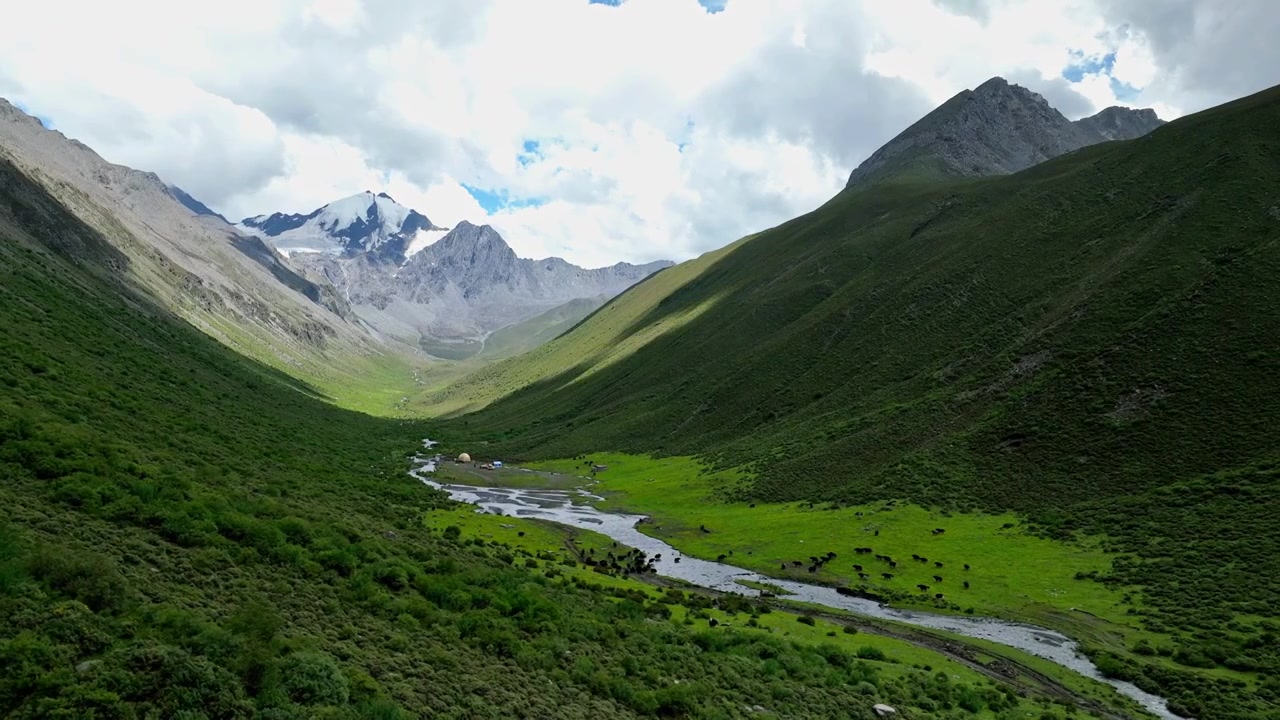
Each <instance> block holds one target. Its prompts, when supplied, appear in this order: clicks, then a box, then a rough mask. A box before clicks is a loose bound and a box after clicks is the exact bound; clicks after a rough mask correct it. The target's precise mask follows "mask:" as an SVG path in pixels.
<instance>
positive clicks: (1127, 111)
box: [1076, 105, 1165, 140]
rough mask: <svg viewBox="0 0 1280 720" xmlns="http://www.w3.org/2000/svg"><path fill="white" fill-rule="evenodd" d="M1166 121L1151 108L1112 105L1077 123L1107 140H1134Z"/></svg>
mask: <svg viewBox="0 0 1280 720" xmlns="http://www.w3.org/2000/svg"><path fill="white" fill-rule="evenodd" d="M1164 122H1165V121H1164V120H1161V119H1160V118H1159V117H1157V116H1156V111H1155V110H1152V109H1151V108H1141V109H1137V110H1135V109H1133V108H1127V107H1120V106H1119V105H1112V106H1111V107H1109V108H1106V109H1105V110H1103V111H1102V112H1099V113H1098V114H1097V115H1092V116H1090V117H1087V118H1082V119H1080V120H1077V121H1076V125H1079V126H1080V127H1083V128H1086V129H1088V130H1090V131H1092V132H1095V133H1097V134H1099V135H1101V136H1102V137H1103V138H1105V139H1107V140H1132V139H1133V138H1137V137H1142V136H1143V135H1146V134H1147V133H1149V132H1151V131H1152V130H1155V129H1156V128H1158V127H1160V126H1161V125H1163V124H1164Z"/></svg>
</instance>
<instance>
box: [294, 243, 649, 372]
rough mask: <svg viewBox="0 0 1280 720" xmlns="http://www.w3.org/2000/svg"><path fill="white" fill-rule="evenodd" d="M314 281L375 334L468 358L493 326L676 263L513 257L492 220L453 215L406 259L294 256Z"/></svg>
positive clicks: (611, 290) (619, 286)
mask: <svg viewBox="0 0 1280 720" xmlns="http://www.w3.org/2000/svg"><path fill="white" fill-rule="evenodd" d="M290 262H291V264H293V265H294V266H295V267H298V268H299V269H301V271H302V272H303V273H304V274H305V275H306V276H307V277H308V278H310V279H311V280H313V281H315V282H319V283H325V284H332V285H333V286H334V287H335V288H337V289H338V291H339V292H340V293H341V294H343V296H344V297H346V298H347V299H348V301H349V302H350V303H351V305H352V308H353V309H354V311H355V312H356V314H357V315H359V316H360V317H361V318H362V319H364V320H365V321H366V322H367V323H369V325H371V326H372V327H373V328H375V329H376V330H378V331H380V332H381V333H383V334H385V335H387V336H390V337H392V338H395V339H397V340H400V341H401V342H406V343H409V344H412V345H416V346H418V347H421V348H423V349H426V350H428V352H435V351H441V352H439V353H437V354H442V355H444V356H446V357H451V358H456V357H466V356H469V353H468V352H467V351H466V348H468V347H470V348H475V349H476V351H477V352H478V348H480V347H482V343H483V339H484V338H485V337H486V336H487V335H488V334H489V333H491V332H493V331H496V330H498V329H500V328H503V327H507V326H510V325H512V324H515V323H518V322H521V321H523V320H526V319H528V318H531V317H533V316H535V315H538V314H540V313H543V312H546V311H548V310H550V309H552V308H555V307H557V306H559V305H562V304H564V303H566V302H569V301H572V300H577V299H581V298H592V297H599V296H607V297H613V296H615V295H617V294H618V293H621V292H622V291H623V290H626V289H627V288H628V287H630V286H632V285H634V284H635V283H637V282H639V281H641V280H643V279H644V278H646V277H648V276H649V275H651V274H653V273H654V272H657V271H659V270H661V269H663V268H665V267H669V266H671V265H672V264H673V263H671V262H669V261H657V262H652V263H647V264H644V265H632V264H630V263H616V264H614V265H611V266H608V267H603V268H592V269H588V268H582V267H579V266H577V265H574V264H572V263H570V262H567V261H565V260H564V259H562V258H556V257H552V258H546V259H542V260H530V259H527V258H521V257H519V256H517V255H516V253H515V251H514V250H512V249H511V246H510V245H508V244H507V242H506V240H504V239H503V238H502V236H501V235H500V234H499V233H498V231H497V230H495V229H494V228H493V227H491V226H489V225H475V224H473V223H470V222H466V221H463V222H460V223H458V225H457V226H456V227H455V228H453V230H451V231H449V232H448V233H445V234H444V235H443V236H442V237H440V239H438V240H436V241H435V242H433V243H431V244H429V245H427V246H426V247H424V248H422V249H421V250H420V251H418V252H416V253H414V254H413V255H412V256H411V257H409V258H408V259H407V260H406V261H405V262H403V264H397V263H395V262H390V261H388V259H387V258H386V257H385V255H383V254H381V253H379V252H377V251H376V250H375V251H366V252H357V253H349V254H345V255H337V254H332V253H317V252H306V253H295V254H293V255H292V256H291V257H290Z"/></svg>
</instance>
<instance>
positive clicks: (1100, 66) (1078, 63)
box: [1062, 50, 1116, 83]
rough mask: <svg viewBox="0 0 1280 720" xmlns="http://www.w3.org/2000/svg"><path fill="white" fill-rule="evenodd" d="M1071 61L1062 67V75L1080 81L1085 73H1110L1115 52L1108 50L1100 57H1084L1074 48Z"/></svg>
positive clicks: (1113, 65)
mask: <svg viewBox="0 0 1280 720" xmlns="http://www.w3.org/2000/svg"><path fill="white" fill-rule="evenodd" d="M1071 59H1072V60H1073V62H1072V63H1071V64H1070V65H1068V66H1066V67H1065V68H1063V69H1062V77H1064V78H1066V79H1068V80H1070V81H1071V82H1073V83H1074V82H1080V81H1081V80H1083V79H1084V76H1085V75H1092V74H1094V73H1102V74H1104V75H1110V74H1111V68H1113V67H1115V65H1116V54H1115V53H1113V52H1109V53H1107V54H1106V55H1103V56H1102V57H1100V58H1099V57H1085V56H1084V53H1082V52H1080V51H1079V50H1075V51H1073V52H1072V53H1071Z"/></svg>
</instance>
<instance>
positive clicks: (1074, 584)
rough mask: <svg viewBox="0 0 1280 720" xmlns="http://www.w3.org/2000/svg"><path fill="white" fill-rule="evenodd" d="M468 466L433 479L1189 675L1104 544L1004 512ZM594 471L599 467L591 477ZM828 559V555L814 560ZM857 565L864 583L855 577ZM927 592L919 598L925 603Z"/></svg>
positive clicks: (641, 465) (610, 463) (696, 479)
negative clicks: (742, 496)
mask: <svg viewBox="0 0 1280 720" xmlns="http://www.w3.org/2000/svg"><path fill="white" fill-rule="evenodd" d="M479 465H480V464H479V463H472V464H470V465H465V464H463V465H459V464H454V463H448V462H446V463H444V464H443V465H442V467H441V469H440V474H441V476H442V477H441V479H442V480H446V481H448V482H454V483H459V484H472V485H481V486H499V487H500V486H506V487H522V488H548V489H570V488H575V487H582V488H587V489H589V490H590V492H591V493H593V494H595V495H598V496H601V497H602V498H604V499H603V500H602V501H599V502H595V503H593V504H594V505H595V506H596V507H598V508H600V509H605V510H615V511H619V512H626V513H633V514H643V515H648V516H650V518H652V522H650V523H644V524H642V525H641V526H640V528H641V530H642V531H643V532H645V533H646V534H649V535H652V536H654V537H656V538H659V539H661V540H663V541H665V542H667V543H669V544H670V545H672V546H673V547H675V548H677V549H678V550H680V551H681V552H683V553H686V554H688V555H690V556H693V557H699V558H703V559H708V560H713V559H723V560H725V561H727V562H729V563H732V564H733V565H735V566H738V567H742V568H745V569H749V570H754V571H756V572H758V573H761V574H767V575H771V576H773V577H778V578H783V579H789V580H797V581H802V582H810V583H819V584H827V585H833V586H837V587H841V586H847V587H854V588H860V589H863V590H867V591H870V592H874V593H875V594H876V595H878V596H881V597H884V598H886V599H887V600H888V601H889V603H890V604H891V605H893V606H895V607H916V608H921V609H927V610H929V611H931V612H954V613H968V614H974V615H980V616H991V617H999V618H1004V619H1009V620H1014V621H1020V622H1027V623H1031V624H1034V625H1039V626H1042V627H1047V628H1051V629H1054V630H1058V631H1061V632H1063V633H1064V634H1066V635H1068V636H1070V637H1072V638H1074V639H1077V640H1079V641H1080V642H1081V646H1082V649H1085V651H1086V652H1088V653H1089V654H1090V655H1091V656H1092V657H1094V658H1095V661H1098V660H1099V658H1102V660H1101V661H1100V662H1099V667H1100V668H1103V669H1104V672H1107V671H1111V672H1115V668H1114V667H1108V666H1107V662H1108V660H1107V658H1111V657H1117V658H1123V659H1124V661H1125V662H1143V663H1149V664H1153V665H1155V666H1156V667H1158V668H1163V669H1166V670H1169V671H1175V672H1176V671H1186V670H1187V668H1185V667H1179V665H1178V664H1177V663H1175V662H1174V661H1173V660H1172V659H1170V658H1169V657H1168V653H1164V652H1159V653H1157V652H1154V651H1151V650H1150V649H1151V648H1166V647H1169V646H1170V644H1171V643H1172V642H1173V638H1171V636H1168V635H1164V634H1161V633H1157V632H1153V631H1151V630H1150V629H1149V628H1146V627H1144V626H1143V625H1142V623H1141V622H1140V619H1141V616H1140V613H1141V612H1142V607H1143V595H1142V593H1141V592H1140V589H1139V588H1133V587H1123V586H1118V585H1116V584H1112V583H1105V582H1102V581H1101V579H1102V578H1105V577H1106V575H1107V573H1108V572H1109V571H1110V570H1111V568H1112V563H1113V560H1114V559H1115V558H1116V554H1115V553H1110V552H1107V551H1105V550H1104V549H1103V544H1104V541H1105V538H1101V537H1090V536H1085V537H1081V538H1077V539H1075V540H1072V541H1063V540H1053V539H1048V538H1045V537H1041V536H1039V535H1037V534H1035V533H1034V532H1033V531H1032V529H1031V528H1029V527H1028V526H1027V525H1026V524H1024V522H1023V521H1021V520H1020V519H1019V518H1018V517H1017V516H1016V515H1013V514H1003V515H993V514H967V513H958V512H945V511H935V510H929V509H926V508H922V507H920V506H918V505H913V504H910V503H905V502H898V501H888V502H883V503H874V504H870V505H860V506H836V505H831V504H827V505H824V504H815V503H805V502H797V503H750V502H741V501H735V500H732V499H728V498H731V497H732V496H733V491H734V490H735V489H736V488H737V487H738V486H739V485H740V484H741V483H742V482H744V480H745V478H744V477H743V476H741V475H740V474H738V473H736V472H711V471H708V470H707V469H706V468H704V467H703V466H701V465H700V464H699V463H698V462H697V461H696V460H694V459H692V458H682V457H673V458H661V459H655V458H650V457H644V456H637V455H627V454H620V453H596V454H592V455H590V456H581V457H578V458H574V459H566V460H558V461H544V462H538V463H530V464H528V465H527V467H526V468H515V467H511V466H509V465H508V466H507V467H504V468H501V469H497V470H492V469H482V468H480V467H479ZM597 465H603V466H605V467H606V468H607V469H605V470H601V471H598V472H593V471H592V468H593V466H597ZM530 470H532V472H530ZM814 471H815V472H821V471H822V469H821V468H815V470H814ZM477 517H484V516H477ZM856 548H862V549H864V550H867V549H869V550H870V551H869V552H865V553H858V552H856V550H855V549H856ZM829 552H834V553H835V554H836V557H835V558H834V559H832V560H830V561H825V560H824V561H822V562H814V559H815V558H823V557H824V556H825V555H826V554H827V553H829ZM883 556H887V557H890V558H892V559H893V560H892V561H889V560H884V559H880V558H881V557H883ZM890 562H893V563H894V566H893V567H890V565H889V563H890ZM859 567H860V568H861V572H863V573H865V574H866V576H867V577H865V578H860V577H859V569H858V568H859ZM882 573H889V574H890V575H892V578H889V577H886V576H885V575H883V574H882ZM924 585H927V586H928V589H927V591H925V592H922V591H921V590H920V589H919V588H920V586H924ZM935 591H945V592H944V599H936V598H935V597H934V595H935ZM966 642H967V640H966ZM1135 650H1136V652H1135ZM1139 656H1141V657H1139ZM1059 670H1060V669H1059ZM1201 672H1202V674H1203V676H1204V677H1205V678H1207V679H1208V680H1210V681H1216V682H1223V683H1228V684H1231V685H1237V686H1240V687H1248V686H1251V685H1254V684H1255V683H1258V682H1259V681H1260V678H1258V677H1257V676H1256V675H1254V674H1252V673H1247V672H1237V671H1233V670H1229V669H1225V668H1217V669H1213V670H1204V671H1201ZM1068 674H1070V673H1068ZM1116 674H1117V675H1118V674H1119V673H1118V672H1117V673H1116Z"/></svg>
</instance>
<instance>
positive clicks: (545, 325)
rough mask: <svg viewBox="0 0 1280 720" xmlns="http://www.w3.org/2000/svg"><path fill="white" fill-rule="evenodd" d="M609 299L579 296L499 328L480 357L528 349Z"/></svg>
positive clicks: (487, 357)
mask: <svg viewBox="0 0 1280 720" xmlns="http://www.w3.org/2000/svg"><path fill="white" fill-rule="evenodd" d="M608 299H609V298H608V297H607V296H600V297H591V298H576V299H574V300H570V301H569V302H567V303H564V304H563V305H557V306H556V307H553V308H551V309H550V310H548V311H546V312H544V313H540V314H538V315H535V316H533V317H531V318H529V319H527V320H521V321H520V322H518V323H514V324H512V325H508V326H506V327H504V328H502V329H500V330H496V331H494V332H493V333H491V334H490V335H489V337H487V338H485V342H484V350H482V351H481V352H480V354H479V355H478V357H479V358H481V359H492V360H497V359H501V358H505V357H512V356H514V355H519V354H521V353H524V352H528V351H529V350H532V349H533V348H536V347H538V346H539V345H542V344H545V343H547V342H549V341H551V340H554V339H555V337H556V336H557V335H560V334H562V333H564V332H565V331H566V330H569V329H571V328H572V327H573V326H574V325H577V324H578V323H579V322H581V321H582V319H583V318H585V317H586V316H588V315H590V314H591V313H593V312H595V311H596V310H597V309H598V308H599V307H600V306H601V305H603V304H605V302H607V301H608Z"/></svg>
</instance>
